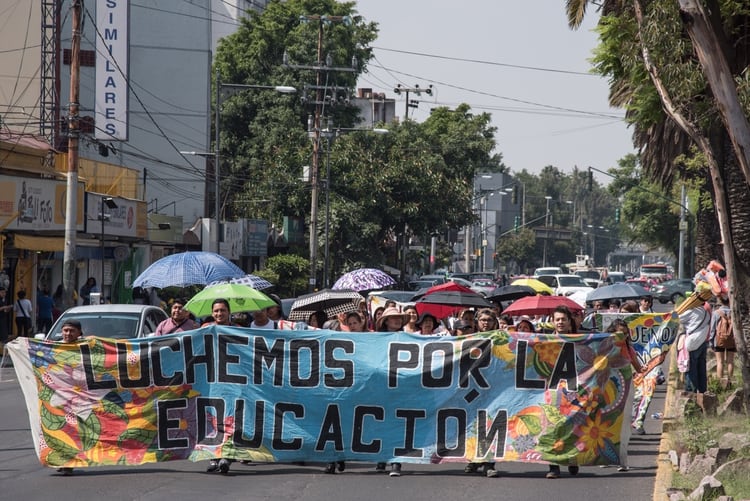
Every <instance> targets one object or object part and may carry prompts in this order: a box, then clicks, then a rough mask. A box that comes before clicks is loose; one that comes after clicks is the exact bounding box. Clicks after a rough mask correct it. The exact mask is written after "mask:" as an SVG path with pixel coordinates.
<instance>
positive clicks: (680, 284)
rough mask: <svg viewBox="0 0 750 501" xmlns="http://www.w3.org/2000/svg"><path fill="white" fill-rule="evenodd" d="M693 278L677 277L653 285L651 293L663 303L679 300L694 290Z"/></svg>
mask: <svg viewBox="0 0 750 501" xmlns="http://www.w3.org/2000/svg"><path fill="white" fill-rule="evenodd" d="M693 289H694V285H693V280H692V279H690V278H675V279H673V280H667V281H666V282H662V283H660V284H656V285H652V286H651V294H652V295H653V296H654V299H656V300H657V301H659V302H660V303H661V304H667V303H669V302H672V303H675V304H677V302H678V301H679V300H680V299H682V298H684V297H685V296H687V295H688V294H690V293H691V292H693Z"/></svg>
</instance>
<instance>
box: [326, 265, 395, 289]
mask: <svg viewBox="0 0 750 501" xmlns="http://www.w3.org/2000/svg"><path fill="white" fill-rule="evenodd" d="M395 283H396V281H395V280H394V279H393V277H391V276H390V275H389V274H387V273H386V272H384V271H382V270H378V269H375V268H360V269H358V270H353V271H350V272H349V273H345V274H343V275H341V278H339V279H338V280H336V283H335V284H333V287H331V289H334V290H341V289H349V290H354V291H357V292H359V291H369V290H376V289H382V288H383V287H388V286H389V285H393V284H395Z"/></svg>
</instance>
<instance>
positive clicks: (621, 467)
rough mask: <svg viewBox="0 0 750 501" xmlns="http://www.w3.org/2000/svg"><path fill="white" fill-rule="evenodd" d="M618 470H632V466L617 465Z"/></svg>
mask: <svg viewBox="0 0 750 501" xmlns="http://www.w3.org/2000/svg"><path fill="white" fill-rule="evenodd" d="M617 471H630V467H628V466H622V465H620V466H618V467H617Z"/></svg>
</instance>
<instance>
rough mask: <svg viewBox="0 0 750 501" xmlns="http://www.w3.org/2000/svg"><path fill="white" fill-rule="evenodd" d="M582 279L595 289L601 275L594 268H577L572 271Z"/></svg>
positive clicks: (599, 282)
mask: <svg viewBox="0 0 750 501" xmlns="http://www.w3.org/2000/svg"><path fill="white" fill-rule="evenodd" d="M574 275H578V276H579V277H581V278H582V279H583V281H584V282H586V284H587V285H588V286H589V287H593V288H594V289H596V288H597V287H599V284H601V283H602V282H601V276H600V275H599V272H598V271H596V270H578V271H576V272H575V273H574Z"/></svg>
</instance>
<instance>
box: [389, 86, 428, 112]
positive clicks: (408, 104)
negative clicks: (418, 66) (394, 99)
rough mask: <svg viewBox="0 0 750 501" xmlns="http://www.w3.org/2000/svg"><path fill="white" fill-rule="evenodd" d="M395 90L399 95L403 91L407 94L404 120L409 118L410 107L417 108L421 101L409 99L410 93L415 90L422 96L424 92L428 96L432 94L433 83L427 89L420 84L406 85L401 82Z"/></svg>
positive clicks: (415, 92)
mask: <svg viewBox="0 0 750 501" xmlns="http://www.w3.org/2000/svg"><path fill="white" fill-rule="evenodd" d="M393 92H395V93H396V94H397V95H398V94H401V93H402V92H403V93H405V94H406V103H405V106H404V120H407V119H408V118H409V108H416V107H417V106H419V101H417V100H411V101H409V93H410V92H413V93H414V94H416V95H418V96H421V95H422V92H424V93H425V94H427V95H428V96H431V95H432V84H430V85H429V86H428V87H427V88H426V89H423V88H421V87H420V86H419V85H418V84H415V85H414V87H404V86H402V85H401V84H398V85H396V87H395V88H394V89H393Z"/></svg>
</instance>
